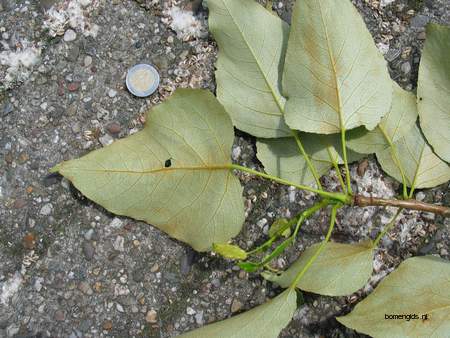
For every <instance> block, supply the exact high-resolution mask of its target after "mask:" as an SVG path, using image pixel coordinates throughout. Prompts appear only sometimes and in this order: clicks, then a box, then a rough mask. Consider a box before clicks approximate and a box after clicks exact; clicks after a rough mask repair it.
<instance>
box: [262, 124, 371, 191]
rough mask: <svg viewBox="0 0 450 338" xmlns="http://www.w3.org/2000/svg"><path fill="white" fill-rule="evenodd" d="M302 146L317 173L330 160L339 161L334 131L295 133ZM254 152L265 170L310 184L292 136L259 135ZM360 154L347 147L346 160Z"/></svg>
mask: <svg viewBox="0 0 450 338" xmlns="http://www.w3.org/2000/svg"><path fill="white" fill-rule="evenodd" d="M299 136H300V139H301V142H302V144H303V147H304V148H305V151H306V153H307V154H309V156H310V157H311V161H312V163H313V164H314V166H315V167H316V169H317V173H318V175H319V176H322V175H324V174H326V173H327V171H328V170H329V169H330V168H331V166H332V165H333V161H334V162H336V163H338V164H342V163H343V159H342V155H341V146H340V137H339V136H337V135H317V134H309V133H300V134H299ZM256 147H257V156H258V159H259V160H260V161H261V163H262V164H263V165H264V169H265V171H266V172H267V173H269V174H271V175H275V176H278V177H281V178H283V179H286V180H289V181H292V182H294V183H298V184H306V185H314V184H315V181H314V176H313V175H312V174H311V171H310V170H309V168H308V165H307V163H306V160H305V158H304V157H303V156H302V155H301V154H300V153H299V149H298V146H297V144H296V142H295V140H294V138H279V139H259V140H258V141H257V142H256ZM362 156H363V155H361V154H358V153H355V152H353V151H348V153H347V158H348V161H349V162H353V161H356V160H358V159H360V158H361V157H362Z"/></svg>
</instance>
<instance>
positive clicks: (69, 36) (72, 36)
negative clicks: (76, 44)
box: [64, 29, 77, 42]
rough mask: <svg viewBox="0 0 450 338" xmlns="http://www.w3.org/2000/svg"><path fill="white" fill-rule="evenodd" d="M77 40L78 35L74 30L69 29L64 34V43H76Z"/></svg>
mask: <svg viewBox="0 0 450 338" xmlns="http://www.w3.org/2000/svg"><path fill="white" fill-rule="evenodd" d="M76 38H77V33H76V32H75V31H74V30H73V29H68V30H66V32H65V33H64V41H66V42H71V41H75V40H76Z"/></svg>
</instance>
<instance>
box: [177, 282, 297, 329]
mask: <svg viewBox="0 0 450 338" xmlns="http://www.w3.org/2000/svg"><path fill="white" fill-rule="evenodd" d="M296 308H297V295H296V292H295V291H294V290H292V289H288V290H286V291H284V292H283V293H282V294H280V295H278V296H277V297H275V298H273V299H271V300H270V301H268V302H267V303H264V304H262V305H259V306H257V307H255V308H253V309H251V310H249V311H247V312H244V313H243V314H240V315H237V316H235V317H231V318H230V319H226V320H223V321H221V322H217V323H214V324H210V325H206V326H205V327H202V328H200V329H197V330H194V331H191V332H188V333H186V334H183V335H181V336H180V337H183V338H212V337H214V338H231V337H232V338H248V337H258V338H277V337H278V335H279V334H280V331H281V330H282V329H283V328H284V327H285V326H286V325H288V324H289V322H290V321H291V319H292V316H293V315H294V311H295V309H296Z"/></svg>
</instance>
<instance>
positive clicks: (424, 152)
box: [376, 125, 450, 188]
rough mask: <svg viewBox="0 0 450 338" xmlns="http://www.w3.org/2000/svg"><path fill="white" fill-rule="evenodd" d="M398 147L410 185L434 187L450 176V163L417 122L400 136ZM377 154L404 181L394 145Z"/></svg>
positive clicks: (389, 169)
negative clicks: (426, 136) (435, 147)
mask: <svg viewBox="0 0 450 338" xmlns="http://www.w3.org/2000/svg"><path fill="white" fill-rule="evenodd" d="M395 147H396V150H397V154H398V159H399V161H400V163H401V165H402V167H403V169H404V172H405V177H406V182H407V185H408V186H409V187H414V188H432V187H435V186H437V185H439V184H442V183H445V182H447V181H448V180H450V166H449V165H448V164H447V163H446V162H444V161H442V160H441V159H440V158H439V157H437V156H436V155H435V154H434V153H433V150H432V149H431V148H430V146H429V145H428V144H427V142H426V141H425V139H424V137H423V136H422V133H421V132H420V129H419V127H417V125H415V126H414V127H413V128H412V129H411V130H410V131H409V132H408V133H407V134H406V135H405V136H404V137H402V138H401V139H399V140H398V141H397V142H396V143H395ZM376 155H377V159H378V162H380V164H381V167H382V168H383V170H384V171H386V172H387V173H388V174H389V175H390V176H392V177H394V178H395V179H396V180H398V181H399V182H402V177H401V173H400V170H399V169H398V167H397V165H396V161H395V158H394V157H393V154H392V152H391V149H390V148H388V149H385V150H382V151H379V152H377V153H376Z"/></svg>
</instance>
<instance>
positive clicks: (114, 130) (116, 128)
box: [106, 122, 122, 135]
mask: <svg viewBox="0 0 450 338" xmlns="http://www.w3.org/2000/svg"><path fill="white" fill-rule="evenodd" d="M106 130H107V131H108V132H109V133H110V134H114V135H117V134H119V133H120V131H121V130H122V127H121V126H120V124H119V123H117V122H111V123H109V124H108V125H107V126H106Z"/></svg>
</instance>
